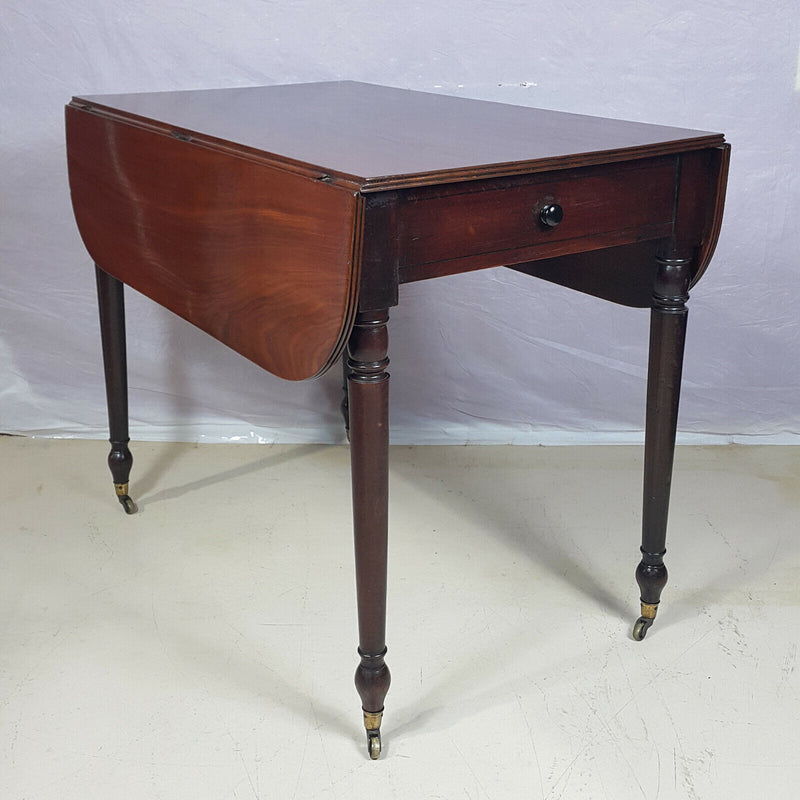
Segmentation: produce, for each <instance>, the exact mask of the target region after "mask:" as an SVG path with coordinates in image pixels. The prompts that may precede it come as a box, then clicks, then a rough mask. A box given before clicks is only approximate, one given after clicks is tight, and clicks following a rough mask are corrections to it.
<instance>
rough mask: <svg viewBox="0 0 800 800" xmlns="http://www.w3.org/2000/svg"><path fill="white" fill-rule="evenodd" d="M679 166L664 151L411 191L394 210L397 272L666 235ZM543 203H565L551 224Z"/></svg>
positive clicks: (463, 266)
mask: <svg viewBox="0 0 800 800" xmlns="http://www.w3.org/2000/svg"><path fill="white" fill-rule="evenodd" d="M676 169H677V160H676V158H675V157H667V158H659V159H645V160H642V161H631V162H627V163H623V164H619V165H614V166H606V165H604V166H600V167H586V168H584V169H581V170H565V171H556V172H555V173H552V174H551V173H547V174H546V175H534V176H532V177H528V178H527V179H525V180H524V181H521V180H519V179H517V180H514V179H504V180H502V181H499V180H495V181H491V182H489V181H474V182H470V183H461V184H457V185H456V186H455V187H453V186H450V187H446V188H445V190H444V191H442V190H438V189H428V190H427V191H424V192H423V191H417V192H414V193H413V199H411V200H409V201H408V202H405V203H403V204H402V205H401V206H400V208H399V211H398V216H399V223H398V234H399V244H398V247H399V255H398V260H399V268H400V277H401V280H403V281H404V282H405V281H410V280H420V279H423V278H429V277H435V276H438V275H443V274H452V273H458V272H464V271H465V270H467V269H480V268H483V267H486V266H502V265H509V264H515V263H520V262H524V261H528V260H531V259H533V258H536V257H539V258H541V257H552V256H559V255H563V254H566V253H572V252H575V251H576V250H579V251H580V252H588V251H590V250H596V249H601V248H607V247H611V246H614V245H619V244H629V243H632V242H636V241H640V240H642V239H654V238H659V237H662V236H665V235H669V233H670V232H671V230H672V224H673V214H674V187H675V180H676ZM548 203H556V204H558V205H559V206H560V207H561V208H562V209H563V220H562V221H561V222H560V223H559V224H558V225H557V226H556V227H547V226H545V225H543V224H542V223H541V222H540V220H539V213H540V211H541V209H542V208H543V206H544V205H545V204H548Z"/></svg>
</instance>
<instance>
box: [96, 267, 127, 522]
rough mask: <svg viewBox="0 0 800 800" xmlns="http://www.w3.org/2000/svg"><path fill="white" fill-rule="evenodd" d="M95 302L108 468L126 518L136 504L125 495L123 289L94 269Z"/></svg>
mask: <svg viewBox="0 0 800 800" xmlns="http://www.w3.org/2000/svg"><path fill="white" fill-rule="evenodd" d="M96 272H97V300H98V305H99V307H100V335H101V338H102V342H103V366H104V368H105V376H106V400H107V402H108V427H109V433H110V436H109V441H110V442H111V452H110V453H109V454H108V466H109V469H110V470H111V475H112V478H113V480H114V490H115V491H116V494H117V498H118V499H119V502H120V503H121V504H122V507H123V508H124V509H125V513H126V514H135V513H136V504H135V503H134V502H133V500H132V499H131V497H130V495H129V494H128V478H129V476H130V474H131V467H132V466H133V456H132V455H131V451H130V450H129V449H128V442H129V441H130V440H129V438H128V366H127V359H126V353H125V299H124V296H123V285H122V283H121V282H120V281H118V280H117V279H116V278H114V277H112V276H111V275H109V274H108V273H107V272H105V271H103V270H102V269H100V267H96Z"/></svg>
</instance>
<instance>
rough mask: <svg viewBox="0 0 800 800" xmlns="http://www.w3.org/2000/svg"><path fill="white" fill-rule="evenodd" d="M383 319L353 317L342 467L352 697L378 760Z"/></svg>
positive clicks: (383, 678) (382, 691)
mask: <svg viewBox="0 0 800 800" xmlns="http://www.w3.org/2000/svg"><path fill="white" fill-rule="evenodd" d="M388 319H389V315H388V313H387V312H386V311H385V310H384V311H374V312H363V313H360V314H358V316H357V317H356V323H355V327H354V328H353V332H352V334H351V335H350V341H349V344H348V356H349V357H348V360H347V366H348V373H349V374H348V377H347V382H348V395H349V414H348V416H349V419H350V461H351V471H352V481H353V531H354V535H355V554H356V593H357V598H358V653H359V655H360V656H361V663H360V664H359V665H358V668H357V670H356V679H355V680H356V689H357V690H358V694H359V696H360V697H361V705H362V709H363V711H364V726H365V728H366V730H367V750H368V752H369V756H370V758H373V759H375V758H378V756H379V755H380V752H381V731H380V726H381V719H382V715H383V700H384V698H385V697H386V693H387V692H388V690H389V683H390V680H391V679H390V675H389V668H388V667H387V666H386V664H385V662H384V660H383V659H384V655H385V654H386V546H387V533H388V499H389V498H388V489H389V375H388V373H387V372H386V366H387V365H388V363H389V359H388V358H387V351H388V337H387V330H386V323H387V321H388Z"/></svg>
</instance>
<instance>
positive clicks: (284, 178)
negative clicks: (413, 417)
mask: <svg viewBox="0 0 800 800" xmlns="http://www.w3.org/2000/svg"><path fill="white" fill-rule="evenodd" d="M67 153H68V167H69V176H70V189H71V193H72V203H73V208H74V211H75V217H76V220H77V222H78V228H79V230H80V232H81V236H82V237H83V241H84V244H85V245H86V249H87V250H88V251H89V253H90V254H91V256H92V258H93V259H94V261H95V263H97V264H99V265H100V266H101V267H102V268H103V269H104V270H106V271H107V272H109V273H111V274H112V275H114V276H115V277H116V278H118V279H120V280H121V281H123V282H124V283H126V284H128V285H130V286H132V287H133V288H135V289H137V290H138V291H140V292H142V293H143V294H145V295H147V296H148V297H151V298H152V299H153V300H155V301H157V302H158V303H160V304H161V305H163V306H165V307H166V308H169V309H170V310H172V311H174V312H175V313H176V314H178V315H180V316H181V317H183V318H184V319H187V320H189V322H192V323H193V324H195V325H197V326H198V327H199V328H202V329H203V330H204V331H206V332H207V333H210V334H211V335H212V336H214V337H216V338H217V339H219V340H220V341H222V342H224V343H225V344H227V345H228V346H230V347H232V348H233V349H234V350H236V351H237V352H239V353H241V354H242V355H244V356H246V357H247V358H249V359H250V360H252V361H254V362H255V363H256V364H258V365H259V366H261V367H263V368H264V369H266V370H269V371H270V372H272V373H274V374H275V375H278V376H280V377H282V378H286V379H289V380H302V379H305V378H311V377H314V376H315V375H318V374H320V373H321V372H324V371H325V369H327V368H328V367H329V366H330V365H331V364H332V363H333V362H334V361H335V360H336V358H338V356H339V354H340V352H341V350H342V348H343V347H344V345H345V343H346V341H347V336H348V335H349V332H350V327H351V325H352V321H353V318H354V315H355V309H356V297H357V291H358V277H359V273H358V258H357V256H358V252H357V251H358V247H359V245H360V242H359V231H360V226H361V213H362V211H361V209H362V202H361V200H360V198H359V197H358V196H357V195H355V194H354V193H353V192H351V191H348V190H347V189H343V188H341V187H337V186H331V185H329V184H327V183H324V182H320V181H315V180H311V179H310V178H307V177H304V176H301V175H296V174H293V173H289V172H285V171H284V170H280V169H276V168H274V167H271V166H269V165H268V164H264V163H259V162H253V161H249V160H247V159H245V158H242V157H241V156H238V155H236V154H232V153H228V152H224V151H221V150H211V149H207V148H204V147H197V146H193V145H191V144H189V143H187V142H185V141H183V140H180V139H176V138H175V137H172V136H168V135H163V134H159V133H156V132H153V131H150V130H147V129H143V128H139V127H135V126H131V125H127V124H124V123H121V122H119V121H117V120H114V119H109V118H105V117H102V116H98V115H96V114H91V113H86V112H84V111H81V110H78V109H76V108H74V107H68V108H67Z"/></svg>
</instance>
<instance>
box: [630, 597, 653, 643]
mask: <svg viewBox="0 0 800 800" xmlns="http://www.w3.org/2000/svg"><path fill="white" fill-rule="evenodd" d="M657 611H658V604H657V603H642V616H641V617H639V619H637V620H636V623H635V624H634V626H633V638H634V639H635V640H636V641H637V642H641V641H642V639H644V637H645V636H646V635H647V631H648V630H649V629H650V626H651V625H652V624H653V623H654V622H655V619H656V612H657Z"/></svg>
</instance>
